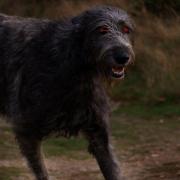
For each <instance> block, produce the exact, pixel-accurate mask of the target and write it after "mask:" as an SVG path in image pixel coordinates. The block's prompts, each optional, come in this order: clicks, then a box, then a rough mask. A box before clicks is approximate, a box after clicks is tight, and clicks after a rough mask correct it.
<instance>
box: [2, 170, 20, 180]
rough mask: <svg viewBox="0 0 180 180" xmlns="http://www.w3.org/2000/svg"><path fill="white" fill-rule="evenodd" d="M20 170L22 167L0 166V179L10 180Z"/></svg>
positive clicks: (16, 175)
mask: <svg viewBox="0 0 180 180" xmlns="http://www.w3.org/2000/svg"><path fill="white" fill-rule="evenodd" d="M22 172H23V171H22V169H19V168H15V167H0V179H1V180H12V178H13V177H18V176H19V175H20V174H21V173H22Z"/></svg>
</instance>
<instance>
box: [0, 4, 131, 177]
mask: <svg viewBox="0 0 180 180" xmlns="http://www.w3.org/2000/svg"><path fill="white" fill-rule="evenodd" d="M132 37H133V23H132V22H131V19H130V18H129V16H128V15H127V14H126V12H124V11H123V10H120V9H118V8H115V7H106V6H102V7H97V8H94V9H91V10H88V11H85V12H83V13H82V14H80V15H79V16H76V17H74V18H71V19H68V20H66V21H53V20H40V19H31V18H27V19H26V18H20V17H11V16H6V15H3V14H1V15H0V112H1V114H3V115H6V116H8V117H9V118H8V119H9V122H10V123H11V124H12V127H13V130H14V133H15V135H16V138H17V141H18V143H19V146H20V149H21V151H22V154H23V155H24V156H25V157H26V159H27V161H28V164H29V167H30V168H31V169H32V171H33V173H34V174H35V176H36V179H37V180H48V173H47V171H46V168H45V165H44V162H43V158H42V154H41V148H40V145H41V142H42V140H43V139H44V138H46V137H47V136H49V135H51V134H56V135H63V136H66V137H69V136H75V135H77V134H78V133H79V132H81V133H82V134H83V135H84V136H85V137H86V138H87V140H88V141H89V152H90V153H92V154H93V155H94V157H95V158H96V160H97V162H98V164H99V166H100V169H101V171H102V173H103V175H104V178H105V179H106V180H120V171H119V168H118V163H117V161H116V159H115V156H114V154H113V153H112V148H111V145H110V140H109V126H108V114H109V107H108V100H107V96H106V92H105V89H104V86H103V81H104V79H110V78H119V79H121V78H123V77H124V68H125V66H127V65H128V64H129V63H130V62H131V61H132V59H133V57H134V54H133V50H132Z"/></svg>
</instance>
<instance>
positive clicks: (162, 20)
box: [0, 0, 180, 102]
mask: <svg viewBox="0 0 180 180" xmlns="http://www.w3.org/2000/svg"><path fill="white" fill-rule="evenodd" d="M100 4H108V5H113V6H117V7H120V8H123V9H125V10H127V11H128V12H129V13H130V14H131V15H132V16H133V19H134V20H135V22H136V35H135V46H134V49H135V53H136V60H135V63H134V65H133V66H132V67H130V68H129V69H128V72H127V75H126V78H125V79H124V80H123V81H121V82H119V81H115V82H113V83H112V87H113V88H112V89H111V91H110V95H111V96H112V97H113V99H114V100H115V101H124V102H126V101H143V102H165V101H173V102H175V101H176V102H178V101H180V91H179V89H180V83H179V82H180V61H179V59H178V58H179V57H180V23H179V22H180V18H179V12H180V0H158V1H157V0H110V1H109V0H89V1H87V0H84V1H80V0H68V1H65V0H42V1H41V0H26V1H24V0H0V12H1V13H7V14H11V15H20V16H32V17H46V18H55V19H57V18H62V17H65V16H74V15H76V14H78V13H80V12H82V11H83V10H85V9H88V8H90V7H92V6H95V5H100Z"/></svg>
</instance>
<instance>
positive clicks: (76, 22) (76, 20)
mask: <svg viewBox="0 0 180 180" xmlns="http://www.w3.org/2000/svg"><path fill="white" fill-rule="evenodd" d="M87 14H88V11H85V12H83V13H81V14H80V15H78V16H75V17H73V18H72V20H71V21H72V23H73V24H74V25H75V26H77V27H78V26H80V25H81V24H83V22H84V19H85V18H86V16H87Z"/></svg>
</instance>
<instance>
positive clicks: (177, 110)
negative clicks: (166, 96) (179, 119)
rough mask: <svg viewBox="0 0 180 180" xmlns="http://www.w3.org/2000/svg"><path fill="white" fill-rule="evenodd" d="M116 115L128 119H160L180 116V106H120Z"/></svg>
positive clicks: (160, 104)
mask: <svg viewBox="0 0 180 180" xmlns="http://www.w3.org/2000/svg"><path fill="white" fill-rule="evenodd" d="M113 113H114V115H116V116H118V115H126V116H128V117H141V118H157V117H158V118H159V117H162V118H163V117H164V118H166V117H174V116H180V104H172V103H157V104H140V103H139V104H134V103H132V104H126V105H121V106H119V107H118V108H117V109H116V110H115V111H114V112H113Z"/></svg>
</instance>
